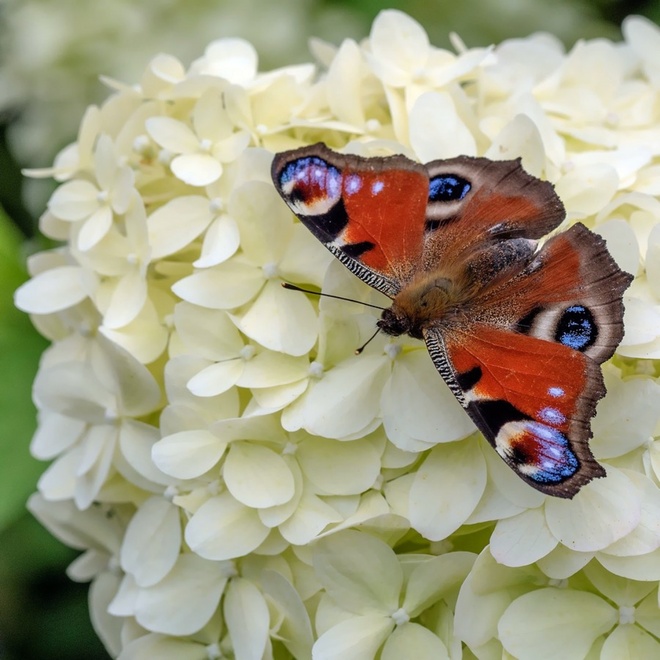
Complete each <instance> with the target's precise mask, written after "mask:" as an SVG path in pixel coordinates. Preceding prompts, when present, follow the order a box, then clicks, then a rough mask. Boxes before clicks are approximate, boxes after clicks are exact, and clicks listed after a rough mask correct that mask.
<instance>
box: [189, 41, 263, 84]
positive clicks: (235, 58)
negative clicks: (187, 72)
mask: <svg viewBox="0 0 660 660" xmlns="http://www.w3.org/2000/svg"><path fill="white" fill-rule="evenodd" d="M192 68H193V70H195V71H196V72H198V73H204V74H207V75H210V76H217V77H218V78H224V79H225V80H228V81H229V82H232V83H235V84H239V85H240V84H244V83H247V82H249V81H251V80H252V79H253V78H254V76H255V74H256V70H257V51H256V50H255V48H254V46H253V45H252V44H251V43H250V42H248V41H245V40H244V39H237V38H232V39H229V38H225V39H218V40H216V41H213V42H211V43H210V44H209V45H208V46H207V47H206V50H205V51H204V57H203V58H200V59H199V60H196V61H195V62H193V64H192Z"/></svg>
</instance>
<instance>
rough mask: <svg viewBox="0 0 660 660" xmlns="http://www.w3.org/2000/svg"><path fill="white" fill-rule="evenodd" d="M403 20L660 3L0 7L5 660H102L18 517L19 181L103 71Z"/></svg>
mask: <svg viewBox="0 0 660 660" xmlns="http://www.w3.org/2000/svg"><path fill="white" fill-rule="evenodd" d="M386 8H397V9H401V10H403V11H405V12H407V13H408V14H410V15H411V16H413V17H414V18H415V19H417V20H418V21H419V22H420V23H421V24H422V25H423V26H424V27H425V29H426V30H427V32H428V33H429V36H430V38H431V42H432V43H434V44H435V45H437V46H443V47H449V40H448V34H449V33H450V32H456V33H458V34H459V35H460V36H461V38H462V39H463V40H464V41H465V43H466V44H467V45H468V46H482V45H487V44H490V43H497V42H500V41H502V40H503V39H507V38H510V37H520V36H526V35H528V34H530V33H532V32H537V31H548V32H552V33H553V34H555V35H557V36H558V37H560V38H561V39H562V40H563V41H564V42H565V44H566V45H567V47H570V46H572V45H573V44H574V43H575V41H576V40H578V39H581V38H593V37H599V36H600V37H608V38H612V39H615V40H618V39H619V38H620V31H619V25H620V23H621V21H622V19H623V18H624V17H625V16H626V15H628V14H642V15H644V16H647V17H648V18H650V19H652V20H654V21H655V22H656V23H660V2H659V1H658V0H583V1H579V0H554V1H553V2H547V0H488V1H485V0H461V2H448V1H447V0H409V1H408V2H402V1H392V2H389V3H385V2H380V1H379V0H279V1H278V2H272V0H240V2H233V3H232V2H228V1H226V0H214V1H212V0H194V1H188V2H186V1H185V0H113V2H104V1H103V0H87V2H80V1H79V0H0V173H1V176H0V373H2V376H3V378H2V380H0V388H2V390H1V392H0V419H1V420H2V422H1V423H0V450H1V452H2V460H1V461H0V658H2V659H7V660H14V659H21V660H23V659H30V658H44V657H48V658H50V659H51V660H54V659H58V658H63V659H64V658H66V659H67V660H68V659H71V660H76V659H78V658H80V659H83V658H85V659H93V658H106V657H108V656H107V654H106V652H105V650H104V649H103V647H102V645H101V643H100V642H99V641H98V640H97V639H96V636H95V634H94V632H93V630H92V628H91V624H90V622H89V616H88V613H87V585H81V584H75V583H73V582H71V581H70V580H69V579H68V578H67V577H66V575H65V569H66V567H67V565H68V564H69V563H70V562H71V561H72V560H73V559H74V558H75V556H76V554H77V553H75V552H74V551H72V550H70V549H68V548H65V547H64V546H63V545H61V544H60V543H59V542H58V541H56V540H55V539H53V538H52V537H51V536H50V535H49V534H48V533H47V532H46V531H45V530H44V529H43V528H41V526H40V525H39V524H38V523H37V522H36V521H35V520H34V519H33V518H32V517H31V516H30V515H29V514H28V513H27V512H26V510H25V501H26V499H27V497H28V496H29V495H30V493H32V492H33V491H34V490H35V489H36V483H37V480H38V477H39V474H40V473H41V472H42V471H43V469H44V465H43V464H41V463H39V462H37V461H36V460H34V459H32V458H31V457H30V454H29V443H30V438H31V436H32V434H33V432H34V429H35V410H34V407H33V405H32V403H31V398H30V389H31V383H32V380H33V378H34V375H35V373H36V371H37V366H38V361H39V356H40V354H41V352H42V351H43V349H44V348H45V347H46V342H45V340H43V339H42V338H41V337H40V336H39V335H37V333H36V332H35V331H34V330H33V329H32V326H31V324H30V321H29V319H28V318H27V317H26V316H25V315H23V314H21V313H20V312H18V311H17V310H15V309H14V307H13V304H12V295H13V291H14V290H15V288H16V287H17V286H18V285H19V284H20V283H21V282H23V281H24V280H25V279H26V277H27V274H26V272H25V267H24V263H25V258H26V256H27V255H28V254H30V253H32V252H35V251H38V250H40V249H43V248H44V247H47V243H46V242H45V241H44V239H43V238H41V237H39V235H38V230H37V223H38V217H39V215H40V214H41V212H42V211H43V209H44V206H45V203H46V200H47V199H48V195H49V194H50V192H51V191H52V189H53V187H54V184H53V182H48V181H34V180H30V181H28V180H25V181H24V180H22V177H21V173H20V171H21V168H22V167H41V166H46V165H49V164H50V163H51V162H52V159H53V157H54V156H55V154H56V153H57V151H59V149H61V148H62V147H64V146H65V145H67V144H68V143H70V142H71V141H72V140H74V139H75V136H76V132H77V127H78V123H79V121H80V118H81V116H82V113H83V111H84V109H85V107H86V106H87V105H88V104H90V103H95V102H100V101H102V100H103V98H105V97H106V96H107V94H108V92H107V90H106V89H105V88H104V87H103V86H102V84H101V83H100V82H99V79H98V76H99V74H105V75H108V76H110V77H114V78H117V79H119V80H122V81H125V82H128V83H133V82H135V81H136V80H138V79H139V77H140V75H141V72H142V70H143V69H144V66H145V65H146V63H147V62H148V60H149V59H150V58H151V57H152V56H154V55H155V54H157V53H159V52H166V53H171V54H174V55H176V56H177V57H179V58H180V59H181V60H182V61H183V62H184V64H188V63H189V62H190V61H192V60H193V59H195V58H196V57H198V56H199V55H201V50H200V49H203V46H204V44H206V43H208V42H209V41H211V40H212V39H215V38H218V37H223V36H240V37H244V38H246V39H248V40H250V41H251V42H252V43H253V44H254V45H255V46H256V48H257V50H258V52H259V55H260V68H261V69H262V70H265V69H269V68H272V67H274V66H281V65H285V64H291V63H297V62H302V61H307V60H308V59H309V56H308V53H307V41H308V38H309V37H310V36H318V37H321V38H323V39H326V40H328V41H332V42H335V43H339V42H340V41H341V39H342V38H344V37H353V38H357V39H360V38H362V37H364V36H366V35H367V34H368V32H369V27H370V24H371V22H372V20H373V19H374V17H375V16H376V14H377V13H378V12H379V11H380V10H382V9H386Z"/></svg>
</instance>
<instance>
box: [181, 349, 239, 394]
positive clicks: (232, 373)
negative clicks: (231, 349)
mask: <svg viewBox="0 0 660 660" xmlns="http://www.w3.org/2000/svg"><path fill="white" fill-rule="evenodd" d="M244 364H245V363H244V362H243V360H241V358H240V357H236V358H229V359H228V360H224V361H222V362H216V363H215V364H211V365H209V366H208V367H206V368H205V369H202V370H201V371H200V372H199V373H197V374H195V375H194V376H193V377H192V378H191V379H190V380H189V381H188V389H189V390H190V391H191V392H192V393H193V394H194V395H195V396H205V397H209V396H217V395H218V394H222V393H223V392H226V391H227V390H229V389H231V388H232V387H234V385H236V383H237V382H238V379H239V378H240V377H241V374H242V373H243V367H244Z"/></svg>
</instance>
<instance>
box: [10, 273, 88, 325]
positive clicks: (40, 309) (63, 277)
mask: <svg viewBox="0 0 660 660" xmlns="http://www.w3.org/2000/svg"><path fill="white" fill-rule="evenodd" d="M84 276H85V271H84V270H83V269H82V268H80V266H59V267H56V268H51V269H50V270H47V271H44V272H43V273H39V275H36V276H35V277H33V278H32V279H31V280H29V281H28V282H26V283H25V284H23V285H22V286H20V287H19V288H18V289H17V290H16V293H15V294H14V303H15V305H16V307H18V308H19V309H21V310H23V311H24V312H27V313H28V314H52V313H54V312H60V311H62V310H63V309H67V308H69V307H73V305H77V304H78V303H79V302H82V301H83V300H84V299H85V298H86V297H87V291H86V290H85V287H84Z"/></svg>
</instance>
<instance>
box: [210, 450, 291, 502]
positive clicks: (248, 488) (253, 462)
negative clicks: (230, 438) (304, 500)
mask: <svg viewBox="0 0 660 660" xmlns="http://www.w3.org/2000/svg"><path fill="white" fill-rule="evenodd" d="M222 475H223V478H224V480H225V483H226V484H227V488H228V489H229V492H230V493H231V494H232V495H233V496H234V497H235V498H236V499H237V500H238V501H239V502H242V503H243V504H245V505H246V506H249V507H253V508H259V509H263V508H266V507H270V506H277V505H279V504H284V503H285V502H288V501H289V500H290V499H291V498H292V497H293V494H294V492H295V489H294V482H293V475H292V474H291V470H289V467H288V465H287V464H286V461H285V460H284V459H283V458H282V457H281V456H280V455H279V454H277V453H275V452H274V451H273V450H272V449H269V448H268V447H264V446H263V445H257V444H253V443H250V442H233V443H232V444H231V446H230V448H229V453H228V454H227V457H226V458H225V463H224V466H223V470H222Z"/></svg>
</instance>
